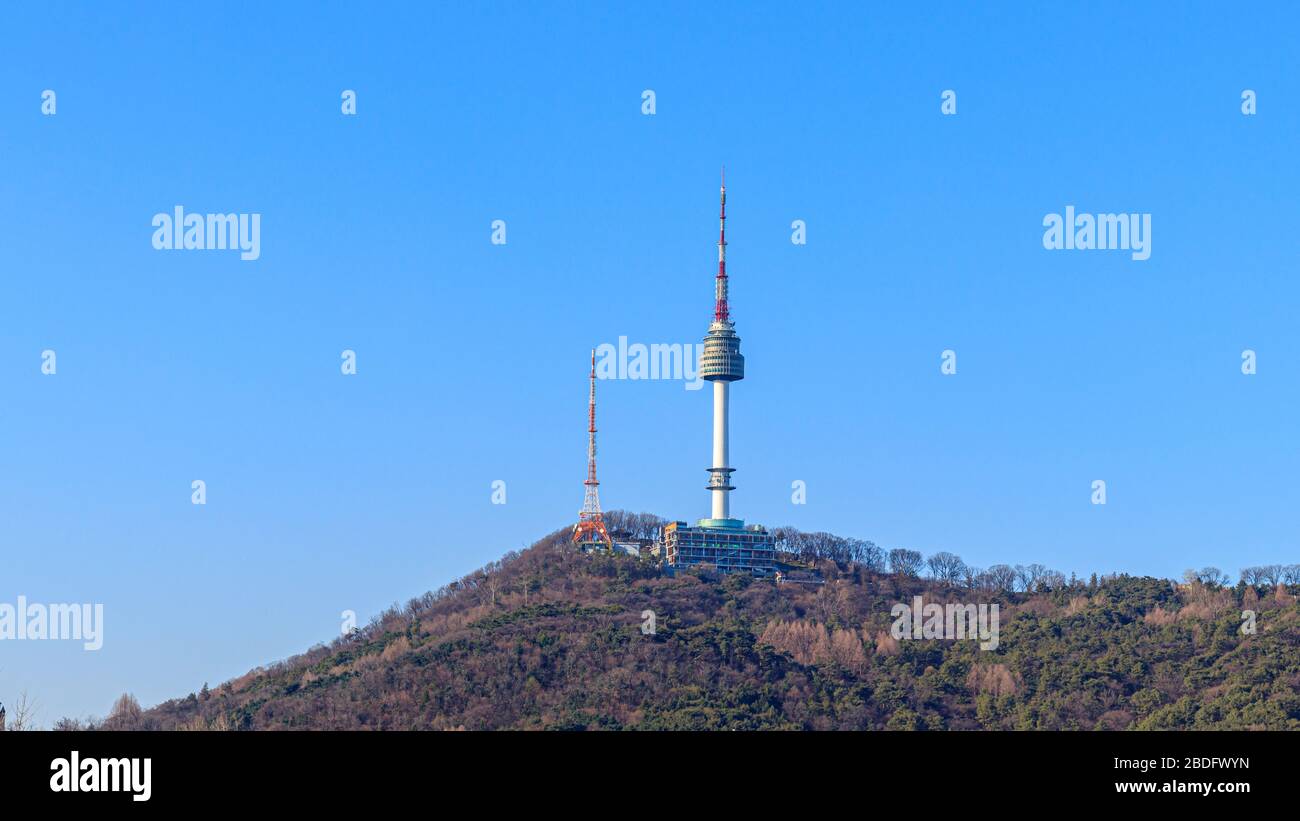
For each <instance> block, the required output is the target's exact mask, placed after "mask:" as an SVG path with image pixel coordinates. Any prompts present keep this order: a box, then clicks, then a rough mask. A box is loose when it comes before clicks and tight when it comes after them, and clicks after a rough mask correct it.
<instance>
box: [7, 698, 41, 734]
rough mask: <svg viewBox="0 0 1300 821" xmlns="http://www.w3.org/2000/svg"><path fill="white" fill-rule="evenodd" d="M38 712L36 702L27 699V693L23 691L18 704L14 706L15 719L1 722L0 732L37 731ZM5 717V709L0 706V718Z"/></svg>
mask: <svg viewBox="0 0 1300 821" xmlns="http://www.w3.org/2000/svg"><path fill="white" fill-rule="evenodd" d="M36 710H37V707H36V700H35V699H29V698H28V697H27V691H26V690H23V691H22V692H21V693H19V694H18V703H16V704H15V705H14V714H13V718H10V719H7V720H5V721H0V730H13V731H14V732H21V731H23V730H35V729H36ZM4 715H5V710H4V707H2V706H0V716H4Z"/></svg>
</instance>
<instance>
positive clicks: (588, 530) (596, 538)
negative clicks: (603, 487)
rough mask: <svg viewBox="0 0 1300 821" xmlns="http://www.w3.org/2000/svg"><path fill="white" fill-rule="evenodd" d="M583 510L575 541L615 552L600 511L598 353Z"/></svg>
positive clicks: (589, 401) (589, 402)
mask: <svg viewBox="0 0 1300 821" xmlns="http://www.w3.org/2000/svg"><path fill="white" fill-rule="evenodd" d="M582 484H583V486H584V487H585V491H584V492H583V496H582V510H581V511H579V512H578V523H577V524H576V525H574V527H573V541H574V542H577V543H580V544H583V545H602V546H604V547H605V548H607V549H613V546H614V541H613V539H611V538H610V537H609V531H607V530H606V529H605V519H604V517H603V516H602V515H601V512H600V493H599V491H598V490H597V488H598V487H599V486H600V482H599V481H597V479H596V350H595V349H594V348H593V349H592V351H591V390H590V393H589V394H588V397H587V480H586V481H585V482H583V483H582Z"/></svg>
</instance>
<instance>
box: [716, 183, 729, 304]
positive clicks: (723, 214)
mask: <svg viewBox="0 0 1300 821" xmlns="http://www.w3.org/2000/svg"><path fill="white" fill-rule="evenodd" d="M720 197H721V200H722V205H721V209H720V210H719V212H718V223H719V225H718V277H717V283H716V285H715V287H714V291H715V297H714V306H713V321H714V322H730V321H731V319H730V311H729V310H728V308H727V167H726V166H725V165H724V166H722V190H721V193H720Z"/></svg>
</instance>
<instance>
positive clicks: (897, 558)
mask: <svg viewBox="0 0 1300 821" xmlns="http://www.w3.org/2000/svg"><path fill="white" fill-rule="evenodd" d="M889 569H890V570H891V571H892V572H893V573H894V574H895V575H897V576H915V575H917V574H918V573H919V572H920V571H921V554H920V553H918V552H916V551H915V550H905V549H904V548H901V547H896V548H894V549H893V550H891V551H889Z"/></svg>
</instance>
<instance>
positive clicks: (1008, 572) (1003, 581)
mask: <svg viewBox="0 0 1300 821" xmlns="http://www.w3.org/2000/svg"><path fill="white" fill-rule="evenodd" d="M985 575H986V576H987V577H988V585H989V587H990V588H992V589H993V590H1002V591H1005V592H1007V593H1011V592H1014V591H1015V589H1016V571H1015V570H1014V569H1013V568H1012V567H1010V566H1009V565H1005V564H995V565H993V566H992V567H990V568H989V569H988V570H987V571H986V572H985Z"/></svg>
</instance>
